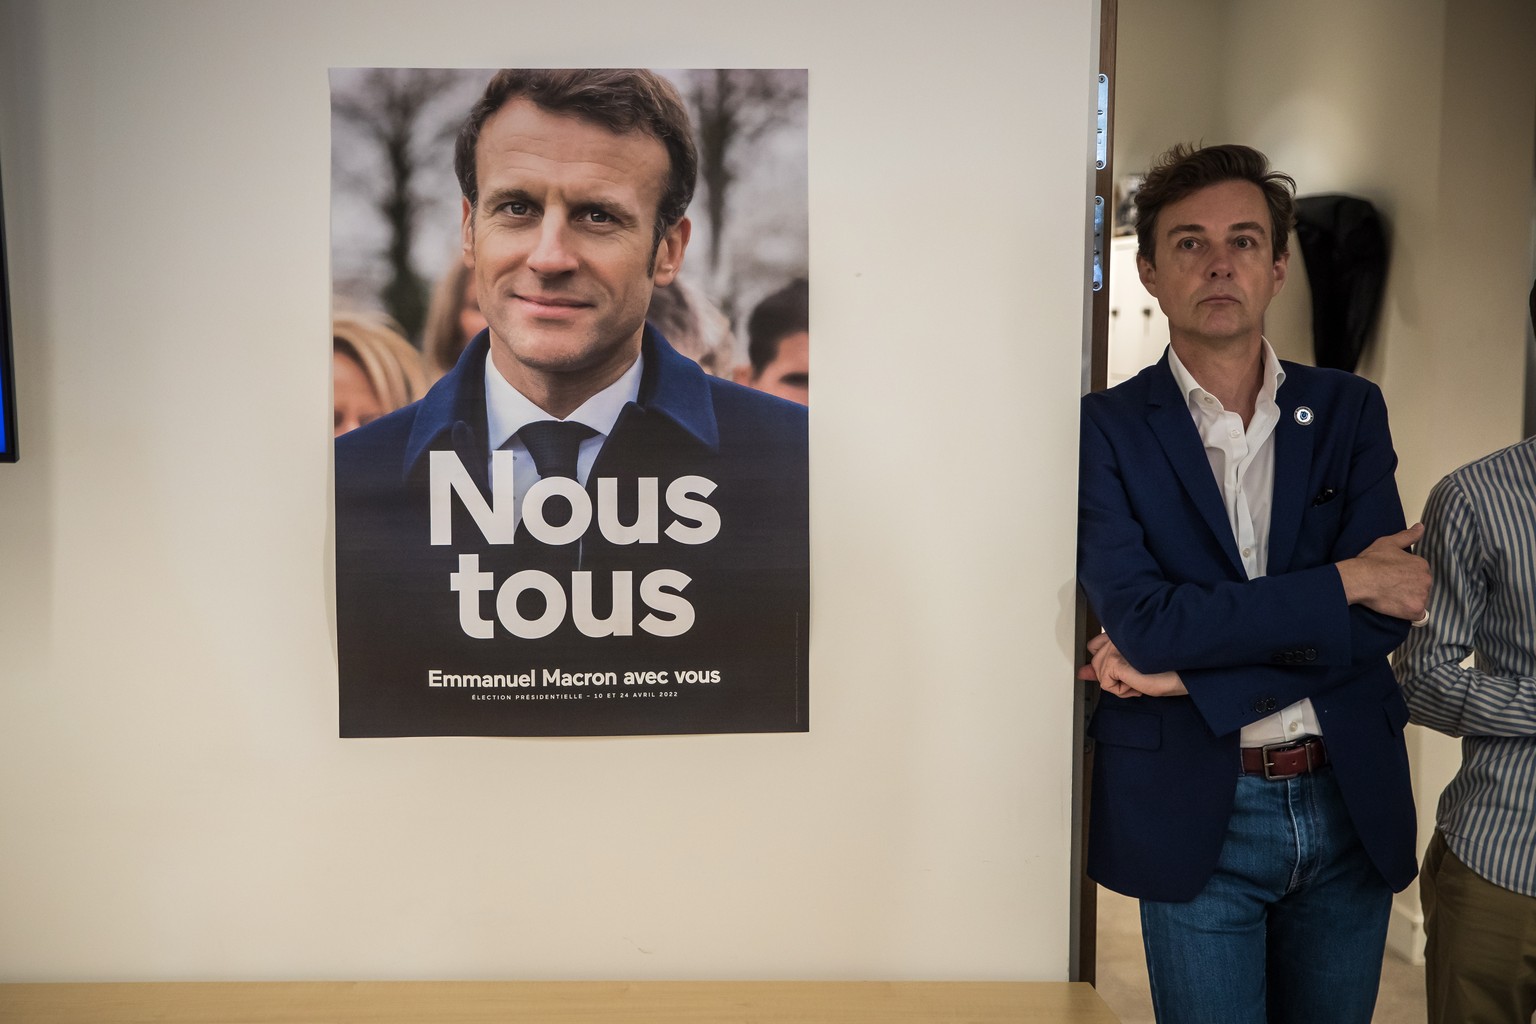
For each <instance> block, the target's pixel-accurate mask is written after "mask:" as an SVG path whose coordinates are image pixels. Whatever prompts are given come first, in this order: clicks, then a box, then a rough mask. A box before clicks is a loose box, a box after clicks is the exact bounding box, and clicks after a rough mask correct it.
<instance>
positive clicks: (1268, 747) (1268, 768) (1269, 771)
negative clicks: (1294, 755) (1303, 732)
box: [1259, 740, 1316, 782]
mask: <svg viewBox="0 0 1536 1024" xmlns="http://www.w3.org/2000/svg"><path fill="white" fill-rule="evenodd" d="M1297 747H1300V748H1301V749H1302V750H1304V751H1306V753H1307V767H1306V768H1305V769H1303V770H1302V771H1299V772H1288V773H1286V774H1284V775H1276V774H1275V773H1274V771H1273V768H1274V767H1275V766H1274V762H1272V761H1271V760H1270V757H1269V755H1270V752H1271V751H1279V750H1294V749H1295V748H1297ZM1259 750H1260V751H1262V752H1263V755H1264V778H1265V780H1266V781H1268V782H1284V781H1285V780H1286V779H1294V778H1296V777H1297V776H1300V775H1305V774H1306V773H1307V772H1310V771H1311V770H1312V769H1313V768H1315V767H1316V765H1314V764H1313V763H1312V748H1311V747H1309V746H1307V741H1306V740H1300V741H1292V742H1289V743H1266V744H1265V745H1264V746H1262V747H1260V748H1259Z"/></svg>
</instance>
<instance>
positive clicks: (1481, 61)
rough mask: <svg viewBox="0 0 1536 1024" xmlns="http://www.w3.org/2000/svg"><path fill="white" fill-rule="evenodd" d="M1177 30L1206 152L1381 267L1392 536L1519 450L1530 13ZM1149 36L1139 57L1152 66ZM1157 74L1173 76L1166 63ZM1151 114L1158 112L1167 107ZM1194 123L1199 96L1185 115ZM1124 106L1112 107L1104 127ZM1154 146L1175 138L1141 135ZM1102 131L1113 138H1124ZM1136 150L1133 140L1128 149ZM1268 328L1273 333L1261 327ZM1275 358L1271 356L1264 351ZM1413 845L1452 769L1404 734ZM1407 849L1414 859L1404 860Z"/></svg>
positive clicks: (1402, 928)
mask: <svg viewBox="0 0 1536 1024" xmlns="http://www.w3.org/2000/svg"><path fill="white" fill-rule="evenodd" d="M1190 2H1191V3H1193V4H1194V9H1192V10H1191V12H1190V15H1191V17H1193V18H1194V23H1192V25H1191V28H1190V31H1191V32H1192V33H1194V38H1196V39H1197V40H1199V41H1201V42H1209V41H1210V36H1209V32H1210V24H1211V23H1212V16H1211V12H1212V10H1213V9H1215V8H1220V9H1221V10H1222V11H1224V14H1223V15H1222V18H1223V20H1222V21H1221V22H1220V25H1221V28H1220V35H1219V37H1218V39H1217V40H1216V43H1215V46H1214V48H1213V50H1212V51H1208V52H1219V53H1221V54H1224V55H1225V58H1224V60H1223V61H1222V62H1221V65H1222V66H1221V68H1220V71H1219V80H1218V82H1217V83H1216V85H1215V87H1214V89H1213V91H1214V92H1215V93H1217V94H1219V95H1220V97H1221V100H1220V102H1219V103H1218V104H1217V109H1216V110H1215V111H1214V112H1212V114H1211V117H1212V121H1211V127H1210V129H1209V130H1208V131H1207V133H1206V137H1207V140H1208V141H1216V140H1218V139H1221V140H1225V139H1232V140H1236V141H1244V142H1247V143H1249V144H1251V145H1254V146H1257V147H1258V148H1260V149H1262V150H1264V151H1265V152H1266V153H1267V154H1268V155H1269V156H1270V158H1271V160H1272V161H1273V162H1274V164H1275V166H1277V167H1279V168H1281V169H1283V170H1286V171H1287V172H1289V173H1291V174H1293V175H1294V176H1295V177H1296V179H1297V183H1298V188H1299V191H1300V192H1302V193H1303V194H1305V193H1309V192H1328V191H1343V192H1349V193H1352V194H1355V195H1360V196H1364V197H1365V198H1367V199H1370V200H1371V201H1372V202H1374V203H1375V204H1376V205H1377V206H1378V207H1379V208H1380V209H1381V211H1382V213H1383V214H1384V216H1385V218H1386V220H1387V222H1388V224H1389V226H1390V231H1391V244H1392V267H1391V271H1390V277H1389V281H1388V285H1387V291H1386V296H1385V303H1384V307H1383V311H1382V318H1381V322H1380V325H1379V328H1378V334H1377V338H1376V340H1375V343H1374V346H1373V347H1372V348H1370V349H1368V350H1367V353H1366V357H1365V359H1364V360H1363V361H1362V364H1361V367H1360V372H1362V373H1363V374H1365V375H1366V376H1368V377H1371V378H1372V379H1373V380H1376V381H1377V382H1378V383H1379V384H1380V385H1381V386H1382V389H1383V391H1384V392H1385V394H1386V397H1387V402H1388V406H1389V408H1390V409H1391V415H1392V429H1393V435H1394V440H1395V441H1396V444H1397V450H1398V454H1399V458H1400V466H1399V470H1398V485H1399V488H1400V489H1401V491H1402V495H1403V505H1404V508H1405V510H1406V512H1407V515H1408V518H1409V521H1410V522H1411V521H1412V520H1413V519H1414V518H1415V517H1416V516H1417V515H1418V513H1419V510H1420V509H1421V508H1422V506H1423V503H1424V499H1425V498H1426V497H1427V495H1428V493H1429V489H1430V488H1431V487H1432V486H1433V485H1434V483H1435V481H1437V480H1439V478H1440V477H1441V476H1443V475H1444V474H1445V473H1446V472H1448V471H1449V470H1451V469H1454V468H1455V467H1456V466H1458V465H1460V464H1461V463H1463V462H1466V461H1468V460H1469V459H1471V458H1474V457H1476V456H1477V455H1480V454H1482V453H1484V452H1487V451H1491V450H1493V449H1495V448H1498V447H1501V446H1503V445H1506V444H1509V443H1511V442H1513V441H1516V440H1518V439H1519V438H1520V436H1521V423H1522V420H1521V417H1522V410H1523V402H1524V366H1525V344H1526V328H1525V322H1526V317H1527V305H1526V295H1527V293H1528V292H1529V290H1530V283H1531V273H1532V267H1531V256H1530V252H1531V223H1532V219H1531V218H1532V212H1533V211H1532V208H1531V204H1532V176H1533V168H1532V153H1533V152H1536V63H1533V62H1532V61H1531V59H1530V57H1531V54H1532V53H1533V52H1536V7H1532V6H1531V5H1530V4H1529V3H1528V2H1527V0H1360V2H1357V3H1348V4H1341V3H1338V2H1337V0H1296V2H1293V3H1289V4H1271V3H1264V2H1260V0H1233V2H1230V3H1227V2H1223V0H1190ZM1164 9H1165V5H1163V4H1160V3H1153V2H1150V0H1121V40H1120V54H1121V57H1122V66H1123V71H1122V75H1121V82H1120V89H1121V91H1120V96H1121V97H1124V96H1125V95H1126V93H1127V92H1128V91H1130V90H1131V89H1132V84H1131V83H1132V80H1131V71H1132V70H1133V69H1134V68H1137V67H1139V66H1140V60H1141V58H1139V57H1134V56H1130V55H1128V51H1134V50H1135V49H1137V48H1138V47H1139V46H1140V45H1141V44H1140V43H1139V42H1138V41H1137V38H1136V37H1134V36H1132V35H1131V27H1133V26H1135V25H1138V24H1141V23H1142V22H1143V21H1156V20H1157V19H1158V13H1159V12H1160V11H1162V10H1164ZM1169 34H1170V29H1169V27H1168V26H1167V25H1166V24H1160V25H1159V26H1158V27H1157V29H1156V32H1155V34H1150V35H1149V37H1148V38H1149V43H1150V44H1151V45H1153V46H1155V47H1157V48H1158V49H1159V50H1160V51H1161V52H1165V53H1167V52H1169V51H1168V41H1167V40H1168V36H1169ZM1170 59H1172V58H1171V57H1170ZM1160 103H1161V105H1162V107H1164V108H1174V107H1176V106H1177V104H1176V103H1175V102H1174V100H1173V98H1172V97H1163V98H1162V100H1161V101H1160ZM1192 103H1194V104H1195V105H1196V109H1203V108H1205V107H1207V106H1209V104H1210V101H1209V100H1208V99H1207V98H1205V97H1199V98H1195V99H1193V100H1192ZM1128 109H1131V108H1128V107H1127V106H1126V104H1125V103H1124V101H1123V100H1122V103H1121V107H1120V113H1121V116H1122V117H1123V116H1125V112H1126V111H1127V110H1128ZM1155 128H1156V131H1159V132H1162V133H1163V134H1164V137H1165V138H1167V139H1168V141H1172V140H1173V139H1174V138H1180V137H1188V135H1189V134H1190V132H1189V128H1188V126H1187V125H1186V124H1184V123H1183V122H1182V121H1179V120H1176V119H1174V118H1171V117H1168V118H1165V119H1164V120H1163V121H1161V122H1159V123H1157V124H1156V126H1155ZM1117 131H1119V132H1120V134H1121V137H1122V138H1124V137H1126V132H1125V131H1124V129H1121V128H1120V127H1119V123H1118V121H1117ZM1142 134H1143V135H1148V134H1151V133H1150V132H1143V133H1142ZM1293 271H1295V272H1294V273H1293V274H1292V280H1291V283H1290V284H1289V285H1288V286H1287V293H1288V294H1287V295H1286V296H1284V298H1285V299H1286V300H1287V302H1288V303H1290V305H1286V304H1284V303H1282V304H1280V306H1279V307H1278V308H1277V310H1276V314H1275V315H1272V316H1271V318H1270V324H1269V329H1270V333H1271V334H1275V333H1276V330H1277V325H1278V324H1282V323H1283V324H1284V325H1286V327H1289V328H1291V329H1293V330H1294V329H1295V328H1296V327H1299V326H1301V325H1303V324H1304V323H1305V320H1304V316H1305V306H1304V304H1303V305H1302V306H1301V307H1300V311H1299V312H1298V310H1297V307H1296V305H1295V303H1296V301H1297V295H1296V294H1295V293H1296V291H1297V289H1296V287H1295V286H1296V285H1299V284H1304V278H1302V276H1301V275H1300V273H1299V271H1300V268H1299V266H1297V265H1295V264H1293ZM1280 329H1282V330H1283V329H1285V328H1280ZM1276 341H1277V347H1282V346H1284V345H1286V344H1287V342H1286V340H1285V339H1282V338H1277V339H1276ZM1409 746H1410V753H1411V755H1412V756H1413V760H1414V769H1415V784H1416V788H1417V790H1418V794H1419V803H1420V823H1421V829H1420V831H1421V840H1422V841H1424V842H1427V840H1428V834H1429V829H1430V828H1432V827H1433V817H1434V803H1435V800H1436V799H1437V797H1438V795H1439V792H1440V789H1441V788H1443V786H1444V784H1445V782H1446V781H1447V780H1448V779H1449V777H1450V774H1451V773H1452V772H1453V771H1454V769H1455V766H1456V763H1457V760H1458V757H1459V754H1458V749H1457V746H1456V744H1455V743H1454V741H1452V740H1449V739H1447V738H1445V737H1442V736H1438V735H1436V734H1433V733H1429V732H1427V731H1424V730H1421V729H1418V728H1417V727H1415V728H1412V729H1410V732H1409ZM1421 845H1422V844H1421ZM1397 910H1398V914H1397V920H1396V921H1395V922H1394V924H1395V926H1396V927H1397V929H1398V930H1397V931H1396V932H1395V933H1394V939H1395V940H1400V941H1399V942H1398V944H1399V947H1400V948H1402V949H1404V950H1405V951H1408V950H1411V949H1412V947H1413V945H1414V944H1415V943H1416V942H1417V941H1418V939H1417V936H1416V935H1415V934H1413V933H1414V931H1415V930H1416V929H1417V927H1418V925H1419V913H1418V906H1417V897H1416V894H1415V893H1414V892H1412V891H1410V892H1409V893H1407V894H1404V895H1402V896H1400V897H1399V900H1398V907H1397Z"/></svg>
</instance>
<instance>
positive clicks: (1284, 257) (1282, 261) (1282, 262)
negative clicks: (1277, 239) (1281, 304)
mask: <svg viewBox="0 0 1536 1024" xmlns="http://www.w3.org/2000/svg"><path fill="white" fill-rule="evenodd" d="M1290 267H1291V254H1290V252H1289V250H1287V251H1286V252H1283V253H1281V254H1280V258H1279V259H1277V260H1275V294H1276V295H1279V294H1280V289H1281V288H1284V287H1285V276H1286V274H1288V273H1290Z"/></svg>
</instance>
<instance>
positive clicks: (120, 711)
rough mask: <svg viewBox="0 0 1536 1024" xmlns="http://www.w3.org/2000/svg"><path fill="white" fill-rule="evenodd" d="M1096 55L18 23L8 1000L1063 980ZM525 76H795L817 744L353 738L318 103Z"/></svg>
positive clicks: (1049, 33) (468, 3)
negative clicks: (405, 70)
mask: <svg viewBox="0 0 1536 1024" xmlns="http://www.w3.org/2000/svg"><path fill="white" fill-rule="evenodd" d="M1092 20H1093V14H1092V11H1091V4H1090V3H1089V0H1073V2H1069V3H1061V2H1058V0H1031V2H1016V3H1006V4H1005V3H979V2H978V3H960V4H957V5H951V6H950V7H948V8H947V9H946V11H945V16H944V17H943V18H942V19H937V20H935V19H931V18H922V19H915V18H904V17H893V16H891V12H890V10H889V8H888V7H886V6H884V5H876V4H849V5H841V6H839V5H830V6H829V5H827V4H824V3H810V2H793V0H792V2H788V3H780V4H776V5H773V6H772V7H771V8H761V9H759V8H752V7H743V6H740V5H720V4H715V3H708V2H705V0H697V2H694V0H671V2H662V3H659V4H650V5H643V6H637V5H634V4H632V3H621V2H618V0H586V2H584V3H582V4H579V5H575V6H571V5H567V6H565V7H560V6H558V5H557V6H554V7H551V6H550V5H540V6H539V7H538V8H537V9H536V10H535V9H533V8H531V7H529V6H528V5H521V4H516V3H505V2H480V0H448V2H433V3H427V2H415V0H401V2H396V3H391V4H387V5H385V4H376V3H364V2H361V0H357V2H350V0H348V2H303V3H298V2H290V3H276V2H274V3H223V2H219V3H174V2H169V0H166V2H144V3H136V4H131V5H130V4H119V3H113V2H107V0H101V2H75V3H52V2H47V3H45V2H43V0H0V154H3V158H4V161H5V164H4V188H5V210H6V214H7V227H8V229H9V239H10V253H11V258H12V261H13V270H14V280H13V293H12V294H13V298H14V305H15V308H14V316H15V327H16V331H17V337H16V364H17V365H16V370H17V373H18V377H19V396H18V397H19V400H20V406H21V430H20V438H21V445H22V451H23V455H22V461H21V462H20V463H19V464H17V465H15V466H0V524H3V528H0V652H3V653H0V907H3V908H4V910H3V913H0V980H5V981H17V980H54V979H124V978H146V979H199V978H234V979H260V978H385V977H400V978H555V979H558V978H702V979H710V978H811V979H815V978H938V979H942V978H982V979H985V978H1023V979H1028V978H1042V979H1046V978H1061V977H1064V976H1065V973H1066V969H1067V962H1068V958H1067V949H1066V945H1067V935H1068V921H1067V915H1068V897H1067V893H1068V889H1069V867H1068V852H1069V848H1070V842H1071V826H1070V822H1071V799H1070V793H1071V779H1070V777H1069V773H1070V764H1071V739H1070V723H1071V720H1072V694H1073V684H1072V666H1073V658H1072V652H1071V650H1070V648H1071V625H1072V621H1071V620H1072V606H1073V602H1072V595H1073V586H1074V584H1073V556H1072V545H1071V543H1070V540H1069V538H1071V536H1072V534H1073V530H1074V525H1075V502H1074V495H1075V493H1076V479H1075V475H1076V429H1077V397H1078V380H1079V363H1080V352H1081V339H1082V331H1083V308H1084V307H1083V294H1084V285H1083V281H1084V277H1083V268H1084V267H1085V265H1086V256H1085V252H1086V227H1087V209H1088V206H1087V185H1088V181H1089V173H1090V169H1089V163H1088V161H1089V159H1090V146H1091V117H1090V115H1091V107H1090V103H1091V91H1090V86H1089V82H1090V77H1091V76H1090V71H1091V68H1092V49H1091V39H1090V36H1091V31H1092ZM516 62H529V63H536V64H551V65H560V64H565V63H575V64H589V65H595V66H606V65H623V64H632V63H639V64H648V65H652V66H659V67H695V66H703V67H712V66H727V67H729V66H747V67H751V66H789V67H809V68H810V81H811V90H812V92H811V107H810V120H811V193H812V194H811V215H812V220H813V228H812V234H811V238H812V252H811V266H812V272H813V275H814V278H815V283H816V299H815V308H814V311H813V316H814V319H815V323H816V337H817V347H816V357H815V361H816V408H815V410H814V411H813V413H812V435H813V436H812V452H813V455H812V467H811V473H812V495H813V509H812V513H813V514H812V518H813V546H814V552H813V555H814V567H815V568H814V578H813V621H812V630H813V636H812V645H811V675H812V703H813V706H812V711H811V722H812V727H811V732H810V733H809V734H808V735H761V736H705V737H670V738H645V739H633V738H631V739H573V740H504V739H416V740H410V739H406V740H382V741H366V740H355V741H348V742H341V741H339V740H338V739H337V738H336V709H335V704H336V694H335V679H334V655H333V639H332V632H331V630H332V626H331V620H330V603H331V601H332V596H331V584H330V575H329V574H330V555H329V552H330V516H329V511H328V496H329V473H330V455H329V453H330V439H329V426H328V421H329V411H328V408H327V406H328V390H329V385H328V377H327V367H328V365H329V356H328V354H327V353H328V350H329V343H328V342H327V340H326V338H327V334H326V319H327V284H326V276H327V266H326V260H327V252H328V244H327V242H328V239H327V231H328V229H327V191H328V174H329V163H328V161H329V131H328V94H327V83H326V70H327V68H328V67H331V66H340V65H426V66H432V65H436V64H452V65H462V66H469V67H485V66H495V65H498V64H503V63H516ZM940 68H941V69H942V73H934V72H935V71H936V70H937V69H940ZM1074 82H1076V83H1080V87H1076V88H1074V87H1073V85H1072V83H1074ZM1045 96H1049V97H1051V99H1050V101H1049V102H1045V101H1043V100H1041V99H1040V97H1045ZM998 111H1005V112H1006V116H999V114H998Z"/></svg>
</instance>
